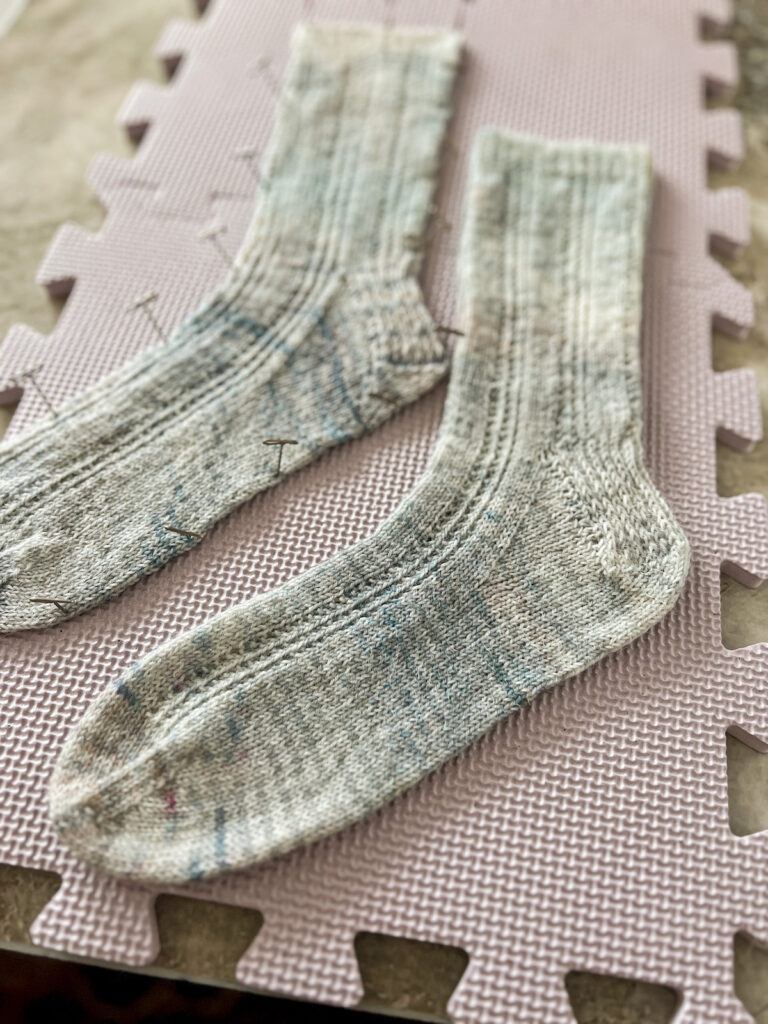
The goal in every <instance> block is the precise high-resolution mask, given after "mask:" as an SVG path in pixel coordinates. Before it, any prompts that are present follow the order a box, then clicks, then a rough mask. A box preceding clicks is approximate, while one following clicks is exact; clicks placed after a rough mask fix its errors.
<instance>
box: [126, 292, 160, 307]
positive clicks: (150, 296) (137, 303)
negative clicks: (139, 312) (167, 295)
mask: <svg viewBox="0 0 768 1024" xmlns="http://www.w3.org/2000/svg"><path fill="white" fill-rule="evenodd" d="M158 298H159V296H158V294H157V292H147V294H146V295H141V296H139V298H138V299H134V300H133V302H132V303H131V304H130V305H129V306H128V309H129V310H133V309H141V308H142V307H143V306H148V305H149V304H150V302H156V301H157V299H158Z"/></svg>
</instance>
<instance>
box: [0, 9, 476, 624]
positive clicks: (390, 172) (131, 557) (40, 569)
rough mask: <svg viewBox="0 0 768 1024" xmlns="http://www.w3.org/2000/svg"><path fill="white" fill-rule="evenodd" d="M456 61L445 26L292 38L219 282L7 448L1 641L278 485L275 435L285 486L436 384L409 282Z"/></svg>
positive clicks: (75, 604)
mask: <svg viewBox="0 0 768 1024" xmlns="http://www.w3.org/2000/svg"><path fill="white" fill-rule="evenodd" d="M460 50H461V45H460V39H459V37H458V36H457V35H456V34H454V33H451V32H445V31H442V30H436V29H435V30H431V29H414V30H408V29H398V30H385V29H383V28H381V27H380V26H355V27H353V26H342V27H338V26H318V25H311V26H310V25H303V26H300V27H299V28H298V29H297V31H296V34H295V37H294V40H293V54H292V60H291V64H290V68H289V71H288V74H287V80H286V85H285V88H284V91H283V95H282V98H281V101H280V104H279V110H278V113H277V122H276V129H275V134H274V138H273V140H272V143H271V148H270V151H269V154H268V156H267V158H266V161H265V165H264V172H263V187H262V189H261V192H260V195H259V197H258V200H257V205H256V210H255V213H254V217H253V221H252V223H251V226H250V228H249V231H248V234H247V238H246V240H245V242H244V244H243V246H242V248H241V250H240V252H239V254H238V256H237V258H236V260H235V263H234V265H233V266H232V268H231V270H230V271H229V273H228V274H227V276H226V278H225V280H224V281H223V283H222V284H221V286H220V287H219V288H218V289H217V290H216V292H215V293H214V294H213V295H212V296H211V297H210V298H209V299H208V300H207V301H206V303H205V304H204V305H203V307H202V308H201V309H200V310H199V311H198V312H197V313H195V314H194V315H193V316H192V317H190V318H189V319H188V320H186V321H185V322H184V323H183V324H182V325H181V326H180V327H179V328H178V329H177V330H176V331H175V332H174V334H173V336H172V337H171V338H170V340H169V341H168V342H167V343H165V344H161V345H157V346H155V347H152V348H150V349H148V350H146V351H145V352H143V353H142V354H141V355H139V357H138V358H136V359H135V360H134V361H132V362H131V363H130V364H128V365H127V366H125V367H123V368H122V369H120V370H119V371H118V372H116V373H114V374H112V375H111V376H109V377H107V378H106V379H104V380H103V381H101V382H100V383H99V384H98V385H96V386H95V387H93V388H91V390H89V391H87V392H86V393H85V394H83V395H81V396H79V397H78V398H76V399H74V400H73V401H71V402H69V403H68V404H67V405H66V406H64V407H63V408H61V409H60V410H59V412H58V416H57V417H56V419H55V420H52V419H48V420H46V421H43V422H41V423H39V424H38V425H36V426H34V427H33V428H32V429H31V430H29V431H28V432H27V433H25V434H24V435H23V436H21V437H19V438H18V439H17V440H14V441H12V442H9V443H7V444H5V445H2V446H0V632H8V631H13V630H20V629H31V628H34V627H38V626H46V625H51V624H52V623H55V622H58V621H60V620H62V619H65V618H70V617H71V616H73V615H77V614H78V613H80V612H83V611H85V610H86V609H88V608H91V607H93V606H94V605H97V604H100V603H101V602H103V601H105V600H107V599H109V598H112V597H114V596H115V595H117V594H119V593H120V592H121V591H122V590H124V589H125V588H126V587H128V586H130V585H131V584H132V583H135V582H136V581H137V580H141V579H143V578H144V577H146V576H147V575H149V574H150V573H152V572H155V570H157V569H159V568H161V567H162V566H163V565H165V563H166V562H168V561H169V560H170V559H171V558H173V557H174V556H175V555H177V554H179V553H181V552H183V551H186V550H188V549H189V548H190V547H191V546H192V545H193V544H195V543H197V542H198V536H195V535H203V534H205V532H206V531H207V530H209V529H210V528H211V527H212V526H213V525H214V524H215V523H216V522H217V521H218V520H219V519H221V518H222V517H223V516H225V515H226V514H227V513H228V512H230V511H231V510H232V509H233V508H235V507H236V506H237V505H239V504H240V503H241V502H243V501H245V500H247V499H248V498H250V497H252V496H253V495H254V494H256V493H257V492H258V491H261V490H264V489H265V488H267V487H270V486H272V485H273V484H274V483H275V482H276V480H278V479H279V475H278V474H277V473H276V468H277V463H278V451H277V449H276V448H275V447H274V446H269V445H266V446H265V444H264V441H265V440H272V439H276V438H277V439H281V438H285V439H290V440H293V441H296V442H298V443H296V444H292V445H290V446H286V447H285V450H284V451H283V453H282V464H281V473H280V475H283V474H284V473H286V472H290V471H292V470H295V469H297V468H298V467H300V466H304V465H306V464H307V463H308V462H310V461H311V460H313V459H315V458H316V457H317V456H318V455H319V454H320V453H321V452H323V451H325V450H326V449H328V448H330V447H332V446H333V445H336V444H339V443H341V442H343V441H346V440H348V439H349V438H353V437H358V436H359V435H361V434H363V433H364V432H366V431H369V430H372V429H373V428H375V427H376V426H378V425H379V424H380V423H382V422H383V421H384V420H386V419H387V418H388V417H390V416H391V415H392V413H393V412H395V411H396V410H397V409H398V408H400V407H402V406H403V405H405V404H406V403H409V402H412V401H414V399H416V398H418V397H419V396H421V395H422V394H423V393H424V392H425V391H427V390H428V389H429V388H431V387H432V386H433V385H434V384H435V383H436V382H437V381H438V380H439V379H440V378H441V377H442V376H443V374H444V373H445V370H446V368H447V362H446V358H445V352H444V345H443V343H442V341H441V339H440V336H439V333H438V332H436V331H435V326H434V324H433V322H432V319H431V317H430V315H429V313H428V312H427V310H426V308H425V307H424V305H423V302H422V296H421V291H420V288H419V285H418V283H417V280H416V274H417V272H418V269H419V264H420V253H421V251H422V250H423V245H424V236H425V231H426V228H427V224H428V221H429V217H430V211H431V206H432V201H433V192H434V188H435V184H436V179H437V174H438V169H439V163H440V151H441V147H442V144H443V141H444V138H445V133H446V128H447V123H448V119H449V115H450V110H451V95H452V89H453V83H454V79H455V76H456V71H457V67H458V64H459V59H460ZM169 527H170V529H169ZM177 530H182V531H185V532H182V533H179V532H174V531H177ZM47 596H52V597H53V598H58V599H60V600H62V601H63V602H64V603H63V604H61V605H56V604H40V603H36V601H35V599H38V598H40V597H43V598H45V597H47Z"/></svg>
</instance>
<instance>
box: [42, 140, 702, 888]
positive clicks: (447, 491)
mask: <svg viewBox="0 0 768 1024" xmlns="http://www.w3.org/2000/svg"><path fill="white" fill-rule="evenodd" d="M651 182H652V176H651V167H650V162H649V159H648V156H647V154H646V152H645V151H644V150H641V149H639V148H634V147H625V146H603V145H591V144H587V143H573V144H567V143H546V142H539V141H535V140H531V139H527V138H517V137H510V136H506V135H503V134H501V133H498V132H492V131H489V132H485V133H484V134H483V135H482V137H481V139H480V141H479V143H478V146H477V148H476V152H475V156H474V162H473V169H472V179H471V192H470V202H469V215H468V219H467V226H466V230H465V234H464V242H463V250H462V254H461V280H462V292H463V322H464V324H465V325H466V331H467V334H466V337H465V338H462V339H460V341H459V344H458V345H457V348H456V353H455V360H454V363H455V365H454V369H453V372H452V375H451V381H450V385H449V390H448V398H447V404H446V409H445V416H444V422H443V424H442V427H441V431H440V436H439V439H438V443H437V448H436V450H435V452H434V455H433V457H432V460H431V462H430V465H429V468H428V470H427V472H426V474H425V475H424V477H423V479H422V481H421V482H420V484H419V486H418V487H417V488H416V490H415V491H414V492H413V493H412V494H411V495H409V496H408V498H407V499H406V500H405V501H404V502H403V504H402V505H401V506H400V507H399V508H398V510H397V511H396V512H395V513H394V515H392V516H391V517H390V518H389V519H388V520H386V522H385V523H384V524H383V525H382V526H381V527H380V528H379V530H377V532H376V533H375V534H373V536H371V537H369V538H367V539H366V540H364V541H362V542H361V543H359V544H356V545H354V546H353V547H351V548H349V549H348V550H347V551H344V552H342V553H341V554H339V555H337V556H336V557H335V558H333V559H331V560H330V561H328V562H325V563H323V564H322V565H318V566H316V567H315V568H314V569H312V570H310V571H309V572H307V573H305V574H304V575H302V576H300V577H298V578H297V579H295V580H293V581H292V582H290V583H289V584H287V585H286V586H283V587H280V588H278V589H277V590H275V591H273V592H272V593H269V594H266V595H264V596H262V597H257V598H255V599H254V600H252V601H249V602H247V603H245V604H243V605H240V606H239V607H236V608H232V609H230V610H229V611H226V612H224V613H223V614H222V615H219V616H217V617H216V618H215V619H213V620H212V621H211V622H209V623H207V624H206V625H204V626H201V627H200V628H198V629H196V630H194V631H193V632H191V633H187V634H186V635H184V636H180V637H178V638H177V639H175V640H172V641H170V642H169V643H167V644H165V645H164V646H162V647H160V648H159V649H158V650H156V651H155V652H153V653H152V654H150V655H149V656H148V657H146V658H144V659H143V660H142V661H140V662H139V663H138V664H137V665H136V666H134V667H133V668H132V669H131V670H130V671H129V672H128V673H127V674H126V675H125V676H124V677H123V678H122V679H120V680H118V681H117V683H116V685H114V684H113V685H110V686H108V687H107V689H106V690H105V691H104V693H102V694H101V696H100V697H99V698H98V699H97V700H96V702H95V703H94V704H93V706H92V707H91V708H90V709H89V711H88V712H87V714H86V715H85V717H84V718H83V720H82V721H81V722H80V723H79V725H77V726H76V727H75V729H74V731H73V732H72V734H71V736H70V737H69V739H68V740H67V743H66V745H65V747H64V750H63V752H62V754H61V757H60V759H59V762H58V764H57V766H56V769H55V772H54V775H53V778H52V781H51V788H50V799H51V816H52V820H53V824H54V826H55V827H56V829H57V830H58V832H59V834H60V836H61V838H62V839H63V840H64V842H66V843H67V844H68V845H69V846H70V847H71V848H72V849H73V850H74V851H75V852H76V853H78V854H80V855H81V856H83V857H85V858H87V859H88V860H90V861H93V862H94V863H95V864H97V865H99V866H100V867H102V868H105V869H106V870H108V871H111V872H114V873H116V874H119V875H127V876H130V877H135V878H141V879H148V880H152V881H173V882H176V881H181V880H184V879H188V878H198V877H201V876H205V875H212V874H216V873H217V872H220V871H224V870H226V869H227V868H235V867H242V866H245V865H248V864H253V863H256V862H258V861H261V860H264V859H265V858H267V857H270V856H272V855H274V854H277V853H282V852H284V851H286V850H290V849H292V848H293V847H296V846H298V845H300V844H302V843H307V842H310V841H312V840H314V839H318V838H320V837H322V836H326V835H328V834H329V833H330V832H333V831H334V830H336V829H339V828H341V827H342V826H344V825H348V824H349V823H351V822H353V821H356V820H357V819H358V818H361V817H362V816H363V815H365V814H368V813H370V812H371V811H373V810H375V809H376V808H378V807H381V806H382V804H384V803H386V802H387V801H388V800H391V799H392V798H393V797H394V796H396V795H397V794H398V793H400V792H402V791H403V790H404V789H407V788H408V787H409V786H412V785H413V784H414V783H415V782H417V781H418V780H419V779H420V778H422V777H423V776H424V775H426V774H427V773H428V772H430V771H432V770H433V769H435V768H437V767H438V766H439V765H441V764H443V762H444V761H446V760H447V759H448V758H450V757H452V756H453V755H454V754H457V753H458V752H459V751H461V750H462V749H463V748H464V747H466V746H467V744H469V743H471V742H472V741H473V740H475V739H477V738H478V737H479V736H481V735H482V734H483V733H484V732H485V731H486V730H487V729H488V728H490V727H491V726H492V725H493V724H494V723H495V722H498V721H499V720H500V719H502V718H504V717H505V716H506V715H509V714H511V713H512V712H514V711H516V710H517V709H518V708H521V707H522V706H523V705H525V704H527V703H528V702H529V701H531V700H532V699H533V698H534V697H535V696H536V695H537V694H538V693H540V692H541V691H542V690H544V689H546V688H547V687H550V686H552V685H553V684H555V683H556V682H558V680H561V679H564V678H566V677H567V676H572V675H574V674H576V673H578V672H580V671H581V670H582V669H584V668H586V667H587V666H588V665H591V664H592V663H593V662H595V661H597V660H598V659H599V658H602V657H604V656H605V655H607V654H610V653H611V652H612V651H615V650H616V649H617V648H619V647H622V646H623V645H624V644H627V643H629V641H630V640H633V639H634V638H635V637H637V636H639V635H640V634H642V633H644V632H645V631H646V630H647V629H648V628H649V627H650V626H652V625H653V624H654V623H655V622H656V621H657V620H658V619H659V618H660V617H661V616H662V615H664V614H665V612H667V611H668V610H669V609H670V608H671V607H672V605H673V604H674V602H675V600H676V599H677V595H678V594H679V592H680V589H681V587H682V586H683V582H684V580H685V577H686V574H687V571H688V559H689V550H688V544H687V541H686V539H685V536H684V535H683V533H682V531H681V529H680V527H679V526H678V525H677V523H676V522H675V519H674V517H673V516H672V514H671V512H670V511H669V509H668V508H667V506H666V504H665V503H664V501H663V499H662V498H661V496H660V495H659V494H658V492H657V491H656V489H655V488H654V486H653V484H652V482H651V481H650V479H649V477H648V475H647V473H646V471H645V468H644V466H643V456H642V447H641V440H640V433H641V393H640V373H639V358H638V334H639V324H640V298H641V279H642V263H643V248H644V238H645V229H646V220H647V214H648V207H649V200H650V196H651Z"/></svg>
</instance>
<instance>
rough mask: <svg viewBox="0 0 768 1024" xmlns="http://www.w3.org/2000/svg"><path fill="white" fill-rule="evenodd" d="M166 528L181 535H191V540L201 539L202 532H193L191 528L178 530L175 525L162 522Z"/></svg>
mask: <svg viewBox="0 0 768 1024" xmlns="http://www.w3.org/2000/svg"><path fill="white" fill-rule="evenodd" d="M163 525H164V527H165V529H166V530H170V532H171V533H178V534H179V536H181V537H191V538H192V540H202V539H203V535H202V533H195V532H194V531H193V530H180V529H179V528H178V527H177V526H169V525H168V524H167V523H164V524H163Z"/></svg>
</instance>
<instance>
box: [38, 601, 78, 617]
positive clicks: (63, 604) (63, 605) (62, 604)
mask: <svg viewBox="0 0 768 1024" xmlns="http://www.w3.org/2000/svg"><path fill="white" fill-rule="evenodd" d="M30 601H31V602H32V604H55V605H56V607H57V608H58V609H59V611H60V612H61V613H62V615H68V614H69V610H70V608H71V604H70V602H69V601H62V600H61V599H60V598H57V597H31V598H30Z"/></svg>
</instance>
